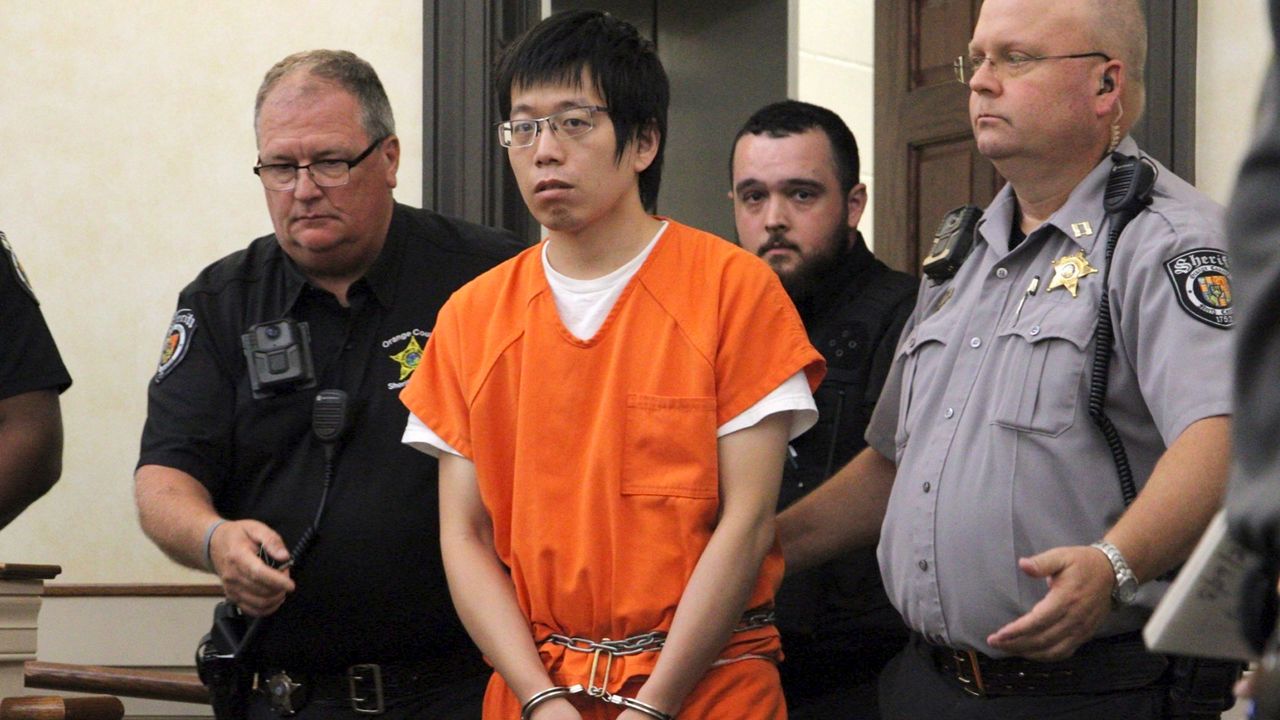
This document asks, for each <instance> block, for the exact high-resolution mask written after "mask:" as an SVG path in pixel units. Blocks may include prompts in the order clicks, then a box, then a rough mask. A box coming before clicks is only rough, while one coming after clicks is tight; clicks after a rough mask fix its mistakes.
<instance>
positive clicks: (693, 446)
mask: <svg viewBox="0 0 1280 720" xmlns="http://www.w3.org/2000/svg"><path fill="white" fill-rule="evenodd" d="M623 435H624V438H625V444H624V446H623V451H622V452H623V455H622V494H623V495H667V496H673V497H684V498H696V499H714V498H717V497H718V496H719V475H718V474H717V472H716V468H717V462H716V460H717V456H716V449H717V440H716V399H715V398H714V397H663V396H658V395H638V394H632V395H628V396H627V415H626V427H625V428H624V431H623Z"/></svg>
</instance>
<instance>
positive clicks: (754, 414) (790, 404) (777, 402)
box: [716, 370, 818, 440]
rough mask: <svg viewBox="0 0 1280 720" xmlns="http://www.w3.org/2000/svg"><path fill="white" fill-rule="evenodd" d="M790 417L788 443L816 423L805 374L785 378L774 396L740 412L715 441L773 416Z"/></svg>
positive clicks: (811, 394)
mask: <svg viewBox="0 0 1280 720" xmlns="http://www.w3.org/2000/svg"><path fill="white" fill-rule="evenodd" d="M780 412H790V413H791V433H790V435H789V436H788V439H789V440H794V439H796V438H797V437H799V436H800V435H801V434H802V433H804V431H806V430H808V429H809V428H811V427H813V426H814V424H815V423H817V422H818V406H817V404H815V403H814V402H813V393H811V392H809V380H808V379H807V378H806V377H805V374H804V371H803V370H801V371H800V372H798V373H796V374H795V375H792V376H791V377H789V378H787V379H786V380H785V381H783V383H782V384H781V385H779V386H778V387H777V388H775V389H774V390H773V392H771V393H769V394H768V395H765V396H764V397H763V398H761V400H760V402H757V403H756V404H755V405H752V406H751V407H749V408H747V409H746V410H743V411H742V412H741V413H740V414H739V415H738V416H737V417H735V418H732V419H730V420H729V422H726V423H725V424H723V425H721V426H720V427H719V428H717V429H716V437H724V436H725V435H728V434H729V433H731V432H736V431H738V430H742V429H744V428H749V427H751V426H752V425H755V424H756V423H758V422H760V421H761V420H763V419H765V418H767V417H769V416H770V415H773V414H774V413H780Z"/></svg>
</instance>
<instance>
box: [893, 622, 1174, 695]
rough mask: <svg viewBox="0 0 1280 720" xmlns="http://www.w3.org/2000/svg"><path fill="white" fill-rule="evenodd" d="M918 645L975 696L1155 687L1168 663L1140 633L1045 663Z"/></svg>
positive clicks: (1091, 643)
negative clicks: (1145, 642) (1149, 645)
mask: <svg viewBox="0 0 1280 720" xmlns="http://www.w3.org/2000/svg"><path fill="white" fill-rule="evenodd" d="M915 642H916V643H917V644H918V645H919V646H920V647H921V648H922V649H923V650H924V651H925V652H926V653H927V654H928V655H929V656H930V657H931V658H932V659H933V663H934V666H935V667H936V668H937V669H938V672H940V673H942V674H943V675H947V676H949V677H951V678H954V679H955V681H956V682H957V683H959V684H960V687H961V688H962V689H964V691H965V692H967V693H969V694H970V695H975V696H978V697H986V696H1000V695H1078V694H1080V695H1082V694H1092V693H1106V692H1116V691H1119V690H1135V689H1137V688H1142V687H1148V686H1151V685H1154V684H1155V683H1156V682H1157V681H1159V680H1160V679H1161V677H1162V676H1164V674H1165V670H1166V669H1167V668H1168V666H1169V659H1168V658H1166V657H1165V656H1163V655H1157V654H1155V653H1152V652H1149V651H1148V650H1147V648H1146V645H1145V644H1144V643H1143V642H1142V635H1141V633H1138V632H1132V633H1125V634H1123V635H1114V636H1112V637H1106V638H1098V639H1095V640H1090V641H1089V642H1087V643H1085V644H1083V645H1081V646H1080V647H1079V648H1078V649H1077V650H1076V652H1075V654H1073V655H1072V656H1071V657H1069V658H1067V659H1065V660H1055V661H1051V662H1040V661H1036V660H1027V659H1025V658H1020V657H1007V658H993V657H989V656H987V655H983V654H982V653H980V652H975V651H973V650H956V649H954V648H949V647H943V646H939V645H930V644H928V643H927V642H925V641H924V639H923V638H916V640H915Z"/></svg>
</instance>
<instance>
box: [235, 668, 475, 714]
mask: <svg viewBox="0 0 1280 720" xmlns="http://www.w3.org/2000/svg"><path fill="white" fill-rule="evenodd" d="M469 664H470V663H465V664H462V665H469ZM462 665H451V664H450V663H449V662H448V661H445V660H437V661H433V662H416V663H392V664H385V665H380V664H377V663H360V664H357V665H351V666H350V667H347V668H345V669H343V670H340V671H336V672H332V671H329V672H324V671H321V672H303V671H290V670H282V669H269V670H264V671H261V672H259V673H258V678H257V689H258V691H259V692H262V693H264V694H266V695H267V697H268V698H270V700H271V706H272V708H274V709H275V710H276V712H277V713H279V714H280V715H282V716H289V715H293V714H294V713H296V712H297V711H298V710H300V709H301V708H302V706H303V705H305V704H307V703H309V702H315V701H321V702H323V701H330V702H335V701H336V702H340V703H343V704H345V703H350V704H351V708H352V710H354V711H355V712H357V713H363V714H368V715H379V714H381V713H382V712H383V711H384V710H385V709H386V704H387V702H389V701H391V700H396V699H399V698H402V697H406V696H410V695H417V694H420V693H423V692H427V691H430V690H433V689H437V688H440V687H442V686H448V685H451V684H453V683H455V682H457V681H458V680H461V679H463V678H466V677H471V676H473V675H475V674H476V673H471V672H468V671H469V670H470V668H469V667H468V668H466V669H465V671H464V669H463V667H462ZM483 674H484V675H485V676H486V677H487V676H488V674H489V671H488V669H487V668H486V669H484V670H483Z"/></svg>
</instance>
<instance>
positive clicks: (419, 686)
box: [136, 51, 520, 718]
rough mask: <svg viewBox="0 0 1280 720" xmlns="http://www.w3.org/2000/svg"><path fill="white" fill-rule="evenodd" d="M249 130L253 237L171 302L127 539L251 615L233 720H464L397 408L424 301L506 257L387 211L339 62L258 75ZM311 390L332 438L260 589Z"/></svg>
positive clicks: (426, 485)
mask: <svg viewBox="0 0 1280 720" xmlns="http://www.w3.org/2000/svg"><path fill="white" fill-rule="evenodd" d="M256 131H257V137H258V153H259V162H258V166H257V167H255V168H254V171H255V173H256V174H257V175H258V176H259V178H260V179H261V181H262V183H263V185H264V187H265V189H266V190H265V192H266V198H267V206H268V209H269V211H270V214H271V218H272V222H273V225H274V226H275V234H274V235H270V236H267V237H263V238H259V239H257V240H255V241H254V242H253V243H251V244H250V245H249V247H248V248H247V249H245V250H241V251H239V252H236V253H233V254H231V255H229V256H227V257H226V258H223V259H222V260H219V261H218V262H216V263H214V264H213V265H210V266H209V267H208V268H206V269H205V270H204V271H203V272H202V273H201V274H200V275H199V276H198V277H197V278H196V280H195V281H194V282H192V283H191V284H190V285H188V286H187V288H186V289H185V290H183V292H182V294H181V295H180V297H179V300H178V310H177V313H176V314H175V316H174V319H173V322H172V324H171V325H170V328H169V331H168V333H167V335H166V338H165V344H164V348H163V351H162V354H161V360H160V366H159V369H158V370H157V372H156V376H155V379H154V381H153V382H152V383H151V384H150V391H149V404H148V417H147V424H146V428H145V430H144V432H143V439H142V453H141V459H140V460H139V463H138V470H137V474H136V490H137V501H138V507H139V512H140V517H141V521H142V525H143V529H144V530H145V531H146V532H147V534H148V535H149V536H150V537H151V538H152V539H153V540H154V541H155V542H156V543H157V544H158V545H159V546H160V547H161V548H162V549H164V550H165V552H167V553H168V554H169V555H170V556H171V557H173V558H174V559H175V560H177V561H179V562H181V563H183V564H185V565H188V566H191V567H196V568H201V569H207V570H210V571H213V572H215V573H217V575H218V576H219V578H220V579H221V581H222V584H223V587H224V589H225V592H226V596H227V598H228V599H229V600H231V601H233V602H234V603H236V604H237V605H238V606H239V607H240V608H241V609H242V610H243V611H244V612H245V613H246V614H248V615H251V616H265V617H267V620H266V621H265V622H264V624H263V625H262V630H261V632H260V635H259V636H258V642H257V644H256V647H255V651H254V653H253V656H252V657H253V658H254V659H253V664H254V667H253V670H255V671H256V672H257V677H258V684H259V687H260V688H261V689H263V690H268V689H269V691H270V692H269V693H266V692H259V693H257V694H256V695H255V696H254V699H253V701H252V702H251V706H250V710H249V717H253V718H257V717H274V716H276V715H288V714H290V713H291V712H299V714H298V717H301V718H343V717H358V716H361V715H364V714H366V713H370V712H375V713H376V712H377V711H379V710H382V711H383V713H382V714H384V716H386V717H394V718H410V717H412V718H422V717H431V718H436V717H438V718H446V717H447V718H478V717H479V701H480V698H481V695H482V692H483V687H484V684H485V682H486V680H487V677H488V674H489V673H488V670H487V668H486V667H485V666H484V665H483V663H482V661H481V659H480V656H479V654H478V653H477V651H476V650H475V649H474V647H473V645H472V644H471V642H470V640H469V639H468V638H467V635H466V633H465V631H464V630H463V629H462V626H461V624H460V623H459V622H458V620H457V619H456V617H455V614H454V610H453V606H452V604H451V603H450V600H449V594H448V590H447V588H446V586H445V577H444V571H443V569H442V567H441V562H440V548H439V538H438V534H439V533H438V517H437V497H436V491H437V489H436V463H435V461H434V460H432V459H430V458H428V457H427V456H425V455H423V454H422V453H419V452H416V451H414V450H412V449H410V448H408V447H406V446H404V445H402V444H401V442H400V435H401V432H402V431H403V429H404V425H405V419H406V411H405V409H404V406H403V405H401V404H400V402H399V400H398V399H397V395H398V393H399V389H400V388H401V387H402V386H403V385H404V384H405V383H406V382H407V380H408V378H409V376H410V374H411V373H412V372H413V370H414V368H415V367H416V366H417V363H418V360H419V357H420V354H421V349H422V346H423V345H425V344H426V340H427V337H428V336H429V335H430V333H431V329H432V325H433V323H434V321H435V316H436V312H437V310H438V309H439V308H440V306H441V305H442V304H443V303H444V301H445V300H446V299H447V298H448V297H449V295H450V294H451V293H452V292H453V291H454V290H456V289H457V288H459V287H461V286H462V285H463V284H465V283H466V282H467V281H468V280H470V279H471V278H473V277H475V276H476V275H477V274H479V273H481V272H483V271H485V270H486V269H488V268H490V267H492V266H493V265H495V264H497V263H499V262H501V261H502V260H504V259H506V258H508V257H510V256H512V255H513V254H515V253H516V252H517V251H518V250H519V249H520V246H519V244H518V243H517V242H516V240H515V239H514V238H513V237H511V236H509V235H507V234H505V233H499V232H497V231H493V230H489V229H486V228H482V227H479V226H475V225H470V224H467V223H463V222H459V221H455V220H450V219H446V218H443V217H441V216H438V215H436V214H434V213H431V212H427V211H424V210H417V209H414V208H410V207H407V206H404V205H399V204H396V203H395V202H394V200H393V199H392V188H394V187H395V184H396V181H395V173H396V169H397V166H398V161H399V151H400V148H399V142H398V140H397V138H396V136H395V135H394V127H393V121H392V116H391V109H390V105H389V103H388V102H387V98H386V94H385V92H384V91H383V88H382V85H381V83H380V82H379V81H378V78H377V75H376V74H375V73H374V71H373V68H372V67H370V66H369V65H368V63H366V62H364V61H363V60H361V59H359V58H357V57H356V56H355V55H352V54H351V53H347V52H333V51H312V52H307V53H300V54H297V55H293V56H290V57H288V58H285V59H284V60H283V61H281V62H280V63H278V64H277V65H276V66H275V67H274V68H272V69H271V71H270V72H268V73H267V76H266V78H265V79H264V81H263V84H262V87H261V89H260V90H259V93H258V101H257V111H256ZM289 347H293V351H292V353H290V351H289ZM278 350H282V351H284V352H276V351H278ZM308 350H309V354H310V361H309V362H308V360H307V358H306V356H307V354H308V352H307V351H308ZM251 357H252V358H254V361H253V363H252V364H251V363H250V362H249V360H248V358H251ZM260 358H261V359H260ZM328 388H333V389H340V390H343V391H345V392H346V393H348V395H349V397H350V398H351V405H352V413H351V420H350V422H349V423H348V425H349V430H348V432H347V433H346V436H345V439H343V440H342V441H341V444H340V446H339V450H338V451H337V454H336V457H335V464H334V473H333V481H332V487H331V490H330V492H329V496H328V500H327V505H326V510H325V512H324V515H323V517H322V519H321V521H320V523H319V532H318V534H317V535H316V539H315V541H314V543H313V544H312V545H311V547H310V549H309V551H308V553H307V554H306V555H305V556H304V557H302V558H300V559H298V565H297V566H296V567H287V568H281V569H276V568H273V567H272V566H270V565H268V564H267V563H266V562H264V561H263V559H262V558H261V557H260V556H259V553H260V552H263V553H265V554H266V555H268V556H270V558H271V559H272V560H273V561H274V562H276V563H284V562H288V561H290V559H291V558H290V554H289V549H290V548H294V547H296V545H297V543H298V541H299V539H300V537H302V536H303V534H304V533H305V532H306V531H307V529H308V527H309V526H310V525H311V524H312V521H313V518H314V516H315V515H316V512H317V507H318V505H319V503H320V496H321V491H322V480H323V477H324V474H325V453H324V448H323V447H322V445H321V443H320V442H319V441H318V440H317V439H316V438H315V437H313V435H312V408H313V401H314V399H315V398H316V395H317V391H318V390H322V389H328ZM194 631H195V629H194V628H193V638H194V635H195V634H196V633H195V632H194Z"/></svg>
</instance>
